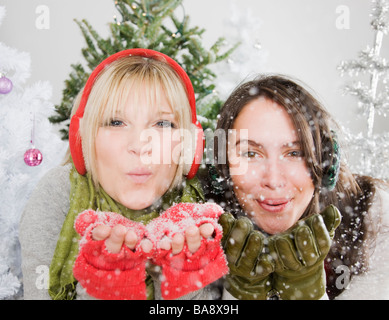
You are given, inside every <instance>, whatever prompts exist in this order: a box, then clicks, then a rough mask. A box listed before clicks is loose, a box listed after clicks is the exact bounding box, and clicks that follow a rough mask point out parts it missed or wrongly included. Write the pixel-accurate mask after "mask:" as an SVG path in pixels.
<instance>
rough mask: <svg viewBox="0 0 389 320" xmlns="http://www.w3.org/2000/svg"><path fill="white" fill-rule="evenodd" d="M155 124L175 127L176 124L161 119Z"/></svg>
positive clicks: (162, 126)
mask: <svg viewBox="0 0 389 320" xmlns="http://www.w3.org/2000/svg"><path fill="white" fill-rule="evenodd" d="M156 126H157V127H159V128H173V129H174V128H176V125H175V124H174V123H173V122H171V121H168V120H161V121H158V122H157V123H156Z"/></svg>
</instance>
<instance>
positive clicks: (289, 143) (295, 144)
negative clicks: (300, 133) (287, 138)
mask: <svg viewBox="0 0 389 320" xmlns="http://www.w3.org/2000/svg"><path fill="white" fill-rule="evenodd" d="M282 146H283V147H289V148H290V147H300V146H301V142H300V141H298V140H297V141H292V142H286V143H284V144H283V145H282Z"/></svg>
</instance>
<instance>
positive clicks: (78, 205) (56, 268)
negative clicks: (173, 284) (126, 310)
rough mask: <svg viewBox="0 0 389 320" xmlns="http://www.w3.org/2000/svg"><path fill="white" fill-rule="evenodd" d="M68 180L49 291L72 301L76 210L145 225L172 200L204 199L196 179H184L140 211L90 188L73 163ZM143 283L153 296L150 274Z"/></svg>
mask: <svg viewBox="0 0 389 320" xmlns="http://www.w3.org/2000/svg"><path fill="white" fill-rule="evenodd" d="M70 183H71V188H70V208H69V212H68V214H67V216H66V218H65V222H64V224H63V226H62V229H61V232H60V235H59V238H58V242H57V247H56V249H55V252H54V256H53V259H52V261H51V265H50V273H49V274H50V279H49V294H50V296H51V298H52V299H54V300H72V299H74V298H75V296H76V290H75V288H76V284H77V280H76V279H75V278H74V276H73V264H74V262H75V260H76V257H77V254H78V240H79V238H80V237H79V235H78V234H77V232H76V231H75V229H74V221H75V219H76V217H77V215H78V214H79V213H80V212H82V211H84V210H87V209H92V210H100V211H105V212H116V213H119V214H121V215H123V216H125V217H126V218H128V219H130V220H132V221H136V222H141V223H143V224H147V223H148V222H150V221H151V220H152V219H154V218H156V217H158V216H159V214H160V213H161V212H162V211H164V210H166V209H167V208H169V207H170V206H172V205H173V204H174V203H179V202H199V201H204V196H203V192H202V188H201V185H200V182H199V181H198V179H197V178H193V179H191V180H186V183H184V185H185V186H184V187H183V189H181V190H177V189H176V190H173V191H169V192H167V193H166V194H165V195H164V196H163V197H162V198H161V201H159V202H158V204H157V205H154V206H152V207H150V208H147V209H144V210H131V209H128V208H126V207H124V206H123V205H121V204H120V203H118V202H116V201H114V200H113V199H112V198H111V197H110V196H109V195H108V194H107V193H106V192H105V191H104V190H103V189H102V188H98V189H96V188H95V187H94V184H93V182H92V178H91V176H90V174H89V173H87V174H86V175H85V176H82V175H80V174H78V172H77V171H76V169H75V168H74V165H73V166H72V169H71V171H70ZM146 286H147V298H148V299H153V297H154V290H153V282H152V280H151V277H150V276H148V277H147V279H146Z"/></svg>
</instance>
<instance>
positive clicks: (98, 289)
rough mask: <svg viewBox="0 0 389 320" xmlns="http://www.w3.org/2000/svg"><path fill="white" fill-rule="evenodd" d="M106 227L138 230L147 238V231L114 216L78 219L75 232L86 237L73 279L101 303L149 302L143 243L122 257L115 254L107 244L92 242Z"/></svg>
mask: <svg viewBox="0 0 389 320" xmlns="http://www.w3.org/2000/svg"><path fill="white" fill-rule="evenodd" d="M102 224H105V225H107V226H109V227H111V228H113V227H114V226H115V225H118V224H121V225H123V226H125V227H126V228H128V229H132V230H134V232H135V233H136V234H137V236H138V239H142V238H143V236H144V234H145V227H144V225H143V224H141V223H137V222H134V221H131V220H129V219H126V218H125V217H123V216H121V215H120V214H117V213H114V212H95V211H93V210H87V211H84V212H82V213H80V214H79V215H78V217H77V218H76V221H75V223H74V228H75V229H76V231H77V233H78V234H80V236H81V237H82V238H81V240H80V243H79V253H78V256H77V259H76V262H75V264H74V267H73V275H74V277H75V278H76V279H77V280H78V281H79V282H80V284H81V285H82V287H83V288H84V289H85V290H86V292H87V293H88V294H89V295H91V296H93V297H95V298H98V299H105V300H129V299H138V300H141V299H142V300H144V299H146V284H145V279H146V266H145V264H146V257H145V254H144V253H143V251H142V249H141V248H140V241H138V244H137V245H136V247H135V249H134V251H132V250H131V249H129V248H128V247H127V246H126V245H123V246H122V248H121V250H120V252H119V253H111V252H109V251H108V250H107V249H106V247H105V240H100V241H96V240H93V239H92V230H93V229H94V228H95V227H97V226H98V225H102Z"/></svg>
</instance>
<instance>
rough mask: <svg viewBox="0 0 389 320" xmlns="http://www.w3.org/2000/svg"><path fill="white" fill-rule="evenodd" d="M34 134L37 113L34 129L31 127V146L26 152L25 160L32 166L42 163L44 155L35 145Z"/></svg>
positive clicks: (33, 120)
mask: <svg viewBox="0 0 389 320" xmlns="http://www.w3.org/2000/svg"><path fill="white" fill-rule="evenodd" d="M34 134H35V115H34V116H33V118H32V129H31V140H30V143H31V148H30V149H28V150H27V151H26V152H25V153H24V162H25V164H26V165H28V166H30V167H36V166H39V165H40V164H41V163H42V160H43V156H42V152H40V151H39V150H38V149H36V148H35V145H34Z"/></svg>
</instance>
